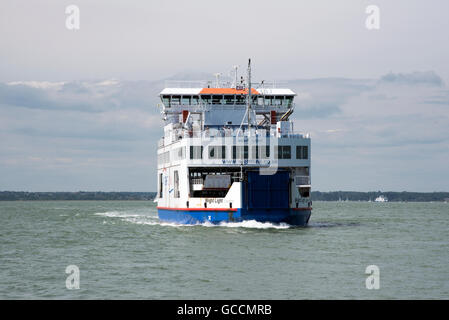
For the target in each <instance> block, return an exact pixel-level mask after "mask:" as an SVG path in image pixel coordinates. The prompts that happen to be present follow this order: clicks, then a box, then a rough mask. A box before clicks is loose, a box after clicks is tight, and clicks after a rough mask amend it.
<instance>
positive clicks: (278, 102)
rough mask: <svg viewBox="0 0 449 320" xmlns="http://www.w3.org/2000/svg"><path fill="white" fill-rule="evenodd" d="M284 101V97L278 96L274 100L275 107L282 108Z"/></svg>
mask: <svg viewBox="0 0 449 320" xmlns="http://www.w3.org/2000/svg"><path fill="white" fill-rule="evenodd" d="M283 101H284V97H283V96H276V97H275V98H274V103H273V104H274V105H275V106H281V105H282V104H283Z"/></svg>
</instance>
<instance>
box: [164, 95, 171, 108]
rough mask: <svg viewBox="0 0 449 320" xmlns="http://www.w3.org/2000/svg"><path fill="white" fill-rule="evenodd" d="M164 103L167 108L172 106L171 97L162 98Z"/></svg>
mask: <svg viewBox="0 0 449 320" xmlns="http://www.w3.org/2000/svg"><path fill="white" fill-rule="evenodd" d="M162 103H163V104H164V105H165V106H166V107H169V106H170V96H162Z"/></svg>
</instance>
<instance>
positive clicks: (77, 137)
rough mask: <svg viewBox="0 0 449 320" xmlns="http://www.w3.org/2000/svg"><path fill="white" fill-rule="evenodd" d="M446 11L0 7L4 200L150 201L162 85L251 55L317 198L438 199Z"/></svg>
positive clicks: (97, 4) (383, 5)
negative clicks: (96, 194) (105, 195)
mask: <svg viewBox="0 0 449 320" xmlns="http://www.w3.org/2000/svg"><path fill="white" fill-rule="evenodd" d="M68 5H77V6H78V8H79V10H80V29H79V30H69V29H68V28H67V27H66V19H67V17H68V14H66V13H65V9H66V7H67V6H68ZM369 5H376V6H378V8H379V10H380V11H379V13H380V15H379V17H380V20H379V22H380V23H379V27H380V28H379V29H374V30H369V29H368V28H367V27H366V24H365V22H366V19H367V17H368V16H369V14H367V13H366V8H367V6H369ZM447 12H449V2H447V1H437V0H434V1H401V0H397V1H355V0H354V1H344V2H337V1H330V0H329V1H324V0H319V1H307V2H306V1H284V0H280V1H260V0H259V1H234V0H231V1H226V2H223V1H221V2H218V1H197V0H193V1H138V0H131V1H113V0H108V1H106V0H105V1H102V0H89V1H79V0H71V1H64V0H61V1H54V0H53V1H50V0H48V1H47V0H36V1H32V2H30V1H22V0H14V1H11V0H3V1H1V2H0V39H1V40H0V190H16V191H18V190H24V191H78V190H84V191H97V190H102V191H154V190H155V189H156V155H155V154H156V143H157V140H158V139H159V138H160V136H161V135H162V132H163V130H162V125H163V122H162V121H161V119H160V114H159V112H158V110H157V108H156V104H157V102H158V97H157V94H158V92H160V91H161V90H162V89H163V88H164V80H166V79H176V78H182V79H197V78H199V77H204V76H206V77H210V78H213V75H212V74H213V73H215V72H221V73H223V74H224V75H227V74H228V73H229V72H230V70H231V69H232V66H233V65H240V67H241V70H242V71H243V69H244V67H245V65H246V62H247V59H248V58H249V57H251V58H252V61H253V76H254V77H255V79H256V80H261V79H265V80H271V79H274V80H285V81H287V83H286V84H287V85H288V86H289V87H290V88H292V89H293V90H294V91H295V92H296V93H297V94H298V96H297V97H296V109H295V113H294V115H293V120H294V121H295V129H297V130H301V131H305V132H310V133H311V136H312V153H311V155H312V183H313V189H314V190H320V191H331V190H354V191H372V190H374V191H377V190H382V191H423V192H428V191H429V192H430V191H449V169H448V165H447V164H448V163H449V161H448V160H449V88H448V83H449V61H448V60H449V58H448V57H449V41H447V39H446V38H447V32H448V31H449V19H447Z"/></svg>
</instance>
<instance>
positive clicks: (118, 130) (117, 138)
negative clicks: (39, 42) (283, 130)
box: [0, 72, 449, 190]
mask: <svg viewBox="0 0 449 320" xmlns="http://www.w3.org/2000/svg"><path fill="white" fill-rule="evenodd" d="M183 77H184V79H185V80H189V79H190V77H189V75H188V74H183ZM192 77H194V78H196V77H197V75H193V76H192ZM393 78H394V79H393ZM385 79H389V80H385ZM436 79H439V76H438V75H436V74H434V73H432V75H431V76H429V73H427V72H412V73H409V74H402V75H400V76H397V75H395V76H394V77H391V75H385V76H383V77H381V78H379V79H347V78H320V79H300V80H292V81H289V83H288V84H287V86H288V87H290V88H291V89H293V90H294V91H295V92H297V93H298V96H297V100H296V107H295V112H294V114H293V115H292V117H291V119H293V120H294V121H295V128H296V130H299V131H305V132H310V133H311V134H312V150H311V154H312V159H313V160H312V166H313V179H314V188H315V189H321V190H333V189H361V190H369V189H370V188H372V189H379V188H380V189H383V188H389V189H391V190H399V189H401V190H402V189H406V190H426V188H427V189H429V188H434V189H440V190H443V189H446V190H447V187H444V186H447V182H446V181H448V180H449V172H448V169H447V164H446V163H445V162H444V161H443V160H442V159H447V158H448V157H449V154H448V151H447V150H449V137H448V131H447V128H448V127H449V103H448V102H449V99H448V98H449V90H448V89H447V88H446V87H445V85H444V83H442V82H441V83H440V82H439V81H438V80H436ZM163 87H164V81H162V80H161V81H154V82H149V81H120V80H116V79H106V80H96V81H69V82H15V83H8V84H0V112H1V117H0V136H1V139H0V149H1V150H2V152H1V153H0V163H1V166H0V175H1V176H2V179H1V182H0V190H1V189H5V188H6V189H7V188H8V186H17V187H16V189H22V190H23V189H29V188H27V186H30V188H31V187H32V188H33V190H50V189H52V190H57V189H61V190H78V189H88V188H87V187H88V186H92V188H93V186H95V188H96V190H99V189H103V190H111V189H115V190H126V189H129V190H154V189H155V187H156V184H155V180H154V179H153V178H154V177H153V176H154V171H155V168H156V155H155V150H156V144H157V140H158V139H159V138H160V136H161V135H162V132H163V130H162V126H163V122H162V120H161V118H160V114H159V111H158V109H157V108H156V104H157V103H158V96H157V94H158V92H160V90H161V89H162V88H163ZM417 168H420V169H419V170H424V168H426V169H425V170H426V172H427V174H426V175H422V177H421V178H420V179H421V180H420V181H414V180H413V178H412V177H414V176H416V174H417V173H416V170H418V169H417ZM142 172H144V173H145V175H142V174H139V173H142ZM44 173H45V174H44ZM399 173H400V174H399ZM46 176H47V177H48V178H47V180H46V181H45V183H46V184H44V185H42V186H41V185H40V184H39V183H37V182H36V181H42V179H45V177H46ZM106 176H107V177H108V178H107V179H106V178H102V177H106ZM131 177H132V180H131ZM401 177H402V178H401ZM403 177H407V178H403ZM409 177H410V178H409ZM98 179H100V180H98ZM27 181H28V182H27ZM403 181H404V182H403ZM27 183H29V184H28V185H27ZM405 183H406V184H405ZM51 186H54V187H51ZM102 186H103V187H102ZM125 186H126V187H125Z"/></svg>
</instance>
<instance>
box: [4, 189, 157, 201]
mask: <svg viewBox="0 0 449 320" xmlns="http://www.w3.org/2000/svg"><path fill="white" fill-rule="evenodd" d="M155 196H156V192H100V191H98V192H86V191H78V192H23V191H0V201H2V200H153V199H154V197H155Z"/></svg>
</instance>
